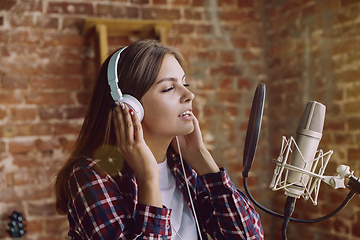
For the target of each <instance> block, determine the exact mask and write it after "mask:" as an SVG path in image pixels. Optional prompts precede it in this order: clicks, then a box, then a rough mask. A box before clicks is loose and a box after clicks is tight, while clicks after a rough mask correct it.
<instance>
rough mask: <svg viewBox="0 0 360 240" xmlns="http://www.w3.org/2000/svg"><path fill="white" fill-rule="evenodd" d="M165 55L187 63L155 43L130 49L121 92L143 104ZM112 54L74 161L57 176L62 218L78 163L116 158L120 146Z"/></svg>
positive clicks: (123, 62)
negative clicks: (114, 118)
mask: <svg viewBox="0 0 360 240" xmlns="http://www.w3.org/2000/svg"><path fill="white" fill-rule="evenodd" d="M165 54H172V55H174V57H175V58H176V59H177V61H178V62H179V64H180V65H181V66H182V65H183V59H182V57H181V55H180V53H179V52H177V51H176V50H175V49H173V48H171V47H168V46H165V45H162V44H161V43H159V42H157V41H155V40H142V41H137V42H134V43H133V44H131V45H129V46H128V47H127V48H126V49H125V50H124V51H123V52H122V53H121V57H120V59H119V63H118V79H119V83H118V85H119V88H120V89H121V91H122V93H123V94H130V95H132V96H134V97H135V98H137V99H138V100H139V101H140V100H141V98H142V97H143V96H144V94H145V93H146V92H147V91H148V90H149V88H150V87H151V86H152V84H153V83H154V82H155V79H156V77H157V75H158V73H159V71H160V67H161V64H162V62H163V58H164V56H165ZM111 56H112V54H111V55H110V56H109V57H108V58H107V59H106V60H105V61H104V63H103V64H102V66H101V69H100V72H99V75H98V78H97V80H96V82H95V84H94V89H93V92H92V95H91V98H90V102H89V106H88V110H87V113H86V115H85V118H84V122H83V125H82V127H81V130H80V133H79V136H78V138H77V141H76V143H75V145H74V148H73V150H72V152H71V154H70V158H69V159H68V161H67V162H66V163H65V165H64V166H63V167H62V168H61V169H60V171H59V172H58V174H57V177H56V182H55V186H54V188H55V196H56V209H57V211H58V212H59V213H61V214H66V213H67V211H68V202H69V200H70V194H69V187H68V186H69V185H68V179H69V175H70V173H71V171H72V169H73V167H74V165H75V164H76V163H78V162H79V160H80V159H82V158H85V157H90V158H100V159H101V158H103V157H105V158H106V157H110V156H111V154H115V153H114V150H115V152H116V147H115V146H118V143H117V139H116V137H115V132H116V131H118V129H115V127H114V126H115V125H114V124H113V122H112V121H111V119H112V118H111V112H112V111H113V109H114V100H113V99H112V97H111V95H110V87H109V85H108V81H107V68H108V64H109V60H110V57H111Z"/></svg>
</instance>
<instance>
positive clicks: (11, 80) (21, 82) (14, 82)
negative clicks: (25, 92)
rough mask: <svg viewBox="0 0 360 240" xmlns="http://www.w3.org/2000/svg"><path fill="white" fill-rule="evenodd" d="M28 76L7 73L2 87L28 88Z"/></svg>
mask: <svg viewBox="0 0 360 240" xmlns="http://www.w3.org/2000/svg"><path fill="white" fill-rule="evenodd" d="M27 82H28V81H27V78H26V77H24V76H21V77H20V76H11V75H10V76H7V75H5V76H4V77H3V78H2V84H1V85H2V88H3V89H26V88H27Z"/></svg>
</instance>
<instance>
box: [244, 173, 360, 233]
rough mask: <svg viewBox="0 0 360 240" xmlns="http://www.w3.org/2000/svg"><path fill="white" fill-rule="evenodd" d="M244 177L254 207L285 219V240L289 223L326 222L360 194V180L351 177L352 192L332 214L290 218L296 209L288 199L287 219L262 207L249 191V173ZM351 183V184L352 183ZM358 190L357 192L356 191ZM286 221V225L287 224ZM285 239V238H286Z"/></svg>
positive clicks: (245, 187) (247, 192)
mask: <svg viewBox="0 0 360 240" xmlns="http://www.w3.org/2000/svg"><path fill="white" fill-rule="evenodd" d="M242 175H243V185H244V190H245V193H246V195H247V196H248V198H249V199H250V201H251V202H252V203H254V205H255V206H256V207H258V208H259V209H261V210H262V211H264V212H266V213H268V214H270V215H273V216H275V217H278V218H281V219H284V223H283V226H282V234H283V239H286V227H287V224H288V222H289V221H292V222H297V223H318V222H321V221H324V220H327V219H329V218H331V217H333V216H335V215H336V214H337V213H338V212H340V211H341V210H342V209H343V208H344V207H345V206H346V205H347V204H348V203H349V202H350V200H351V199H352V198H353V197H354V196H355V194H360V181H359V179H358V178H355V177H354V176H352V178H351V176H350V181H349V183H348V185H347V187H348V188H349V189H350V190H351V191H350V192H349V193H348V195H347V196H346V198H345V200H344V201H343V202H342V203H341V204H340V206H339V207H337V208H336V209H335V210H334V211H332V212H331V213H329V214H327V215H325V216H323V217H320V218H315V219H298V218H292V217H290V216H291V213H292V211H291V208H292V207H294V205H295V204H294V205H293V206H291V205H292V204H291V201H292V200H289V199H288V198H290V197H288V198H287V200H286V204H285V207H284V215H285V211H287V215H288V214H289V213H290V212H291V213H290V215H289V216H288V217H285V216H284V215H282V214H280V213H277V212H274V211H272V210H270V209H268V208H266V207H264V206H262V205H261V204H260V203H258V202H257V201H256V200H255V199H254V197H253V196H252V195H251V193H250V191H249V188H248V185H247V178H248V172H246V171H244V172H243V173H242ZM350 182H351V183H350ZM354 189H356V190H354ZM288 201H290V203H288ZM287 204H289V205H290V206H289V207H287ZM285 208H289V209H287V210H285ZM285 218H286V219H285ZM285 221H286V223H285ZM284 237H285V238H284Z"/></svg>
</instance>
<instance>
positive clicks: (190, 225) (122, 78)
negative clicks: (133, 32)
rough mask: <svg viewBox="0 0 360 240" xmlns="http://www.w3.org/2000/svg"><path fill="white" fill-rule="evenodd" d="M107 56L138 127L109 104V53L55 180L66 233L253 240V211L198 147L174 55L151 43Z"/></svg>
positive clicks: (258, 234) (122, 108) (123, 108)
mask: <svg viewBox="0 0 360 240" xmlns="http://www.w3.org/2000/svg"><path fill="white" fill-rule="evenodd" d="M115 54H117V55H114V56H115V57H117V58H118V64H117V65H116V68H117V69H116V70H117V76H118V79H119V83H118V87H119V89H121V91H122V93H126V94H130V95H132V96H133V97H135V98H136V99H138V100H139V101H140V102H141V104H142V106H143V109H144V113H145V114H144V117H143V120H142V121H141V119H139V117H138V115H137V114H135V113H134V111H133V109H131V108H130V107H129V106H128V105H127V104H124V103H119V102H115V104H114V100H113V98H112V95H111V94H110V87H109V85H108V74H107V71H110V72H111V71H114V72H115V69H111V64H109V61H110V63H111V60H110V58H111V56H110V57H109V58H108V59H107V60H106V61H105V62H104V64H103V66H102V68H101V70H100V73H99V77H98V79H97V81H96V83H95V86H94V90H93V94H92V97H91V99H90V104H89V108H88V112H87V114H86V116H85V119H84V123H83V126H82V129H81V132H80V134H79V137H78V140H77V142H76V144H75V148H74V150H73V152H72V154H71V157H70V159H69V160H68V162H67V163H66V164H65V165H64V166H63V168H62V169H61V170H60V171H59V173H58V175H57V179H56V184H55V191H56V206H57V210H58V212H59V213H62V214H67V215H68V219H69V224H70V230H69V236H70V237H71V238H72V239H107V240H108V239H184V240H195V239H207V234H209V235H210V236H211V237H212V238H213V239H263V230H262V227H261V223H260V218H259V215H258V214H257V213H256V211H255V209H254V207H253V206H252V205H251V203H250V202H249V201H248V200H247V198H246V197H245V195H244V194H243V193H242V192H240V191H239V190H237V189H236V188H235V187H234V185H233V183H232V182H231V181H230V178H229V176H228V174H227V172H226V170H225V169H223V168H220V169H219V167H218V166H217V165H216V163H215V161H214V159H213V158H212V156H211V155H210V153H209V151H208V150H207V149H206V148H205V145H204V143H203V140H202V137H201V132H200V128H199V123H198V121H197V119H196V117H195V116H194V115H193V113H192V101H193V99H194V94H193V93H192V92H190V91H189V89H188V88H187V87H188V84H186V80H185V73H184V70H183V67H182V58H181V56H180V54H179V53H178V52H177V51H175V50H174V49H172V48H170V47H168V46H164V45H162V44H160V43H158V42H156V41H152V40H146V41H138V42H135V43H133V44H131V45H130V46H128V47H127V48H126V49H124V50H123V51H120V52H116V53H115ZM114 68H115V67H114ZM179 149H180V151H179ZM179 154H180V155H182V157H183V159H184V161H183V164H184V165H183V166H182V162H181V161H180V160H181V159H180V155H179ZM184 171H185V173H184ZM206 233H207V234H206Z"/></svg>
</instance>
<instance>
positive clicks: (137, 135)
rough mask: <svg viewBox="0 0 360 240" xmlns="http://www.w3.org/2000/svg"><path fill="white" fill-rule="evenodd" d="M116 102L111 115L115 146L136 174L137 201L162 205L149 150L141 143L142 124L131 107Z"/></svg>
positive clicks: (153, 161) (154, 160)
mask: <svg viewBox="0 0 360 240" xmlns="http://www.w3.org/2000/svg"><path fill="white" fill-rule="evenodd" d="M117 104H118V106H117V107H116V108H115V111H114V113H115V114H113V121H114V125H115V130H116V138H117V142H118V146H117V148H118V150H119V151H120V153H121V154H122V155H123V158H124V160H125V162H126V163H127V164H128V165H129V167H130V168H131V169H132V171H133V172H134V174H135V176H136V181H137V183H138V197H139V199H138V202H139V203H143V204H147V205H152V206H157V207H162V201H161V195H160V185H159V168H158V166H157V161H156V159H155V157H154V155H153V153H152V152H151V150H150V148H149V147H148V146H147V144H146V143H145V140H144V137H143V129H142V125H141V123H140V121H139V119H138V118H137V115H136V114H135V113H134V112H133V110H132V109H130V108H129V107H128V106H127V105H126V104H123V103H121V104H119V103H117Z"/></svg>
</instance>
